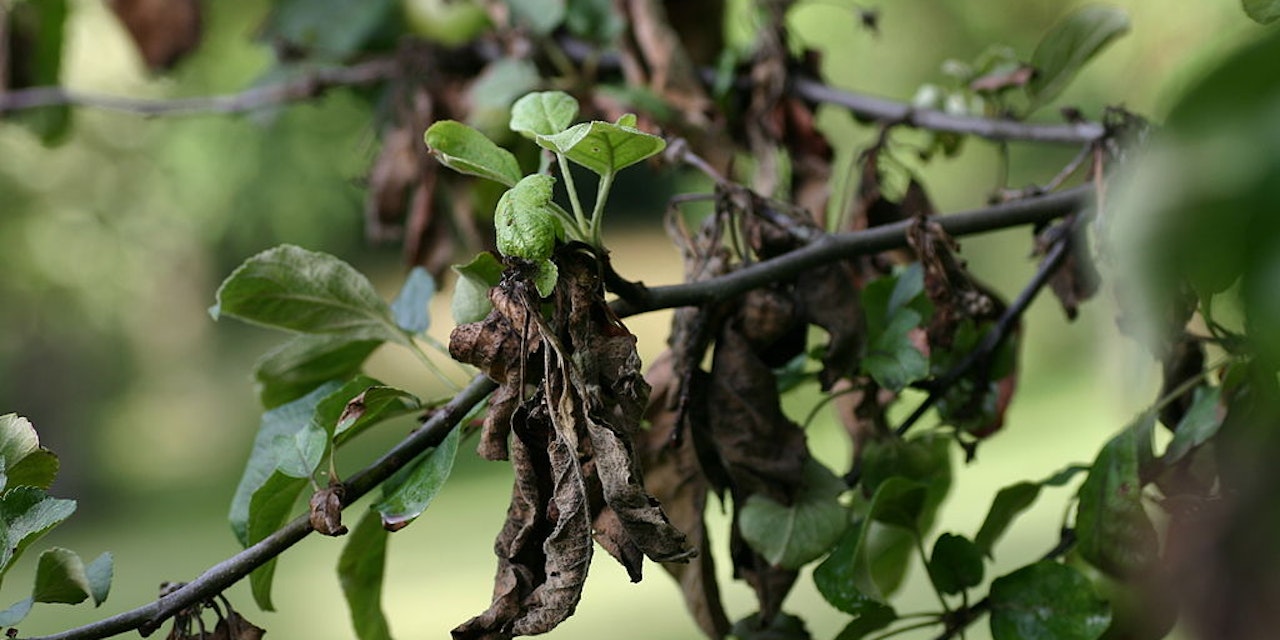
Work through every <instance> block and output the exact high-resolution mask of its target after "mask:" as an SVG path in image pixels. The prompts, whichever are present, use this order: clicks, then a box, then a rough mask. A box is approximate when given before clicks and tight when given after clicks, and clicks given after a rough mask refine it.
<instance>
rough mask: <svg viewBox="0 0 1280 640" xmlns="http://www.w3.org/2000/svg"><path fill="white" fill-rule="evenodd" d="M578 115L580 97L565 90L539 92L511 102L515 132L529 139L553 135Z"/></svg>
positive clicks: (512, 125)
mask: <svg viewBox="0 0 1280 640" xmlns="http://www.w3.org/2000/svg"><path fill="white" fill-rule="evenodd" d="M575 118H577V100H576V99H575V97H573V96H571V95H568V93H566V92H563V91H536V92H534V93H529V95H526V96H525V97H521V99H520V100H517V101H516V104H513V105H511V131H513V132H517V133H520V134H522V136H525V137H526V138H535V137H538V136H552V134H556V133H559V132H562V131H564V129H567V128H568V125H570V124H573V119H575Z"/></svg>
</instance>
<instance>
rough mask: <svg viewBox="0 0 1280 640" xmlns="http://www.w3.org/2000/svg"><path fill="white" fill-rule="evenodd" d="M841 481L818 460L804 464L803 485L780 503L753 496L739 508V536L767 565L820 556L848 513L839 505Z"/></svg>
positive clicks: (795, 564)
mask: <svg viewBox="0 0 1280 640" xmlns="http://www.w3.org/2000/svg"><path fill="white" fill-rule="evenodd" d="M845 488H846V487H845V485H844V483H843V482H842V481H841V480H840V479H839V478H837V477H836V476H835V474H833V473H831V471H830V470H829V469H827V468H826V467H824V466H822V464H821V463H820V462H818V461H816V460H813V459H810V460H809V461H808V462H807V463H806V464H805V467H804V484H803V485H801V488H800V491H799V493H797V494H796V497H795V501H794V502H793V503H792V504H791V505H789V506H784V505H782V504H779V503H778V502H776V501H774V500H772V499H771V498H768V497H767V496H764V495H761V494H756V495H753V496H751V497H750V498H748V499H747V502H746V505H744V506H743V507H742V509H741V510H739V512H738V527H739V529H740V530H741V531H742V537H743V538H745V539H746V541H747V543H748V544H750V545H751V547H752V548H753V549H755V550H756V551H757V552H758V553H760V555H762V556H764V558H765V560H768V561H769V563H770V564H772V565H774V566H778V567H783V568H786V569H799V568H800V567H802V566H804V565H805V564H808V563H809V562H810V561H812V560H815V559H817V558H818V557H820V556H822V554H823V553H825V552H826V551H827V550H828V549H830V548H831V545H833V544H835V543H836V541H837V540H839V539H840V535H841V534H843V533H844V530H845V527H846V526H848V521H849V513H848V511H847V510H846V509H845V508H844V506H843V505H841V504H840V501H839V499H838V498H839V496H840V494H841V493H843V492H844V490H845Z"/></svg>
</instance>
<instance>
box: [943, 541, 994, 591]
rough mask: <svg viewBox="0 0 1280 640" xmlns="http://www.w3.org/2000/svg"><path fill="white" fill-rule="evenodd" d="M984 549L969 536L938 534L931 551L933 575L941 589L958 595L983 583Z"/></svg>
mask: <svg viewBox="0 0 1280 640" xmlns="http://www.w3.org/2000/svg"><path fill="white" fill-rule="evenodd" d="M984 571H985V566H984V565H983V559H982V551H981V550H980V549H978V547H977V545H975V544H974V543H972V542H969V539H968V538H965V537H964V536H958V535H955V534H951V533H944V534H942V535H940V536H938V539H937V540H936V541H935V542H934V543H933V552H932V553H930V554H929V577H930V578H932V579H933V584H934V586H936V587H937V588H938V590H939V591H941V592H943V593H946V594H957V593H960V592H961V591H964V590H965V589H968V588H971V587H976V586H978V585H979V584H982V576H983V575H984Z"/></svg>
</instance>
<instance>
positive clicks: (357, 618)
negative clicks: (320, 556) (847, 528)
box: [338, 509, 391, 640]
mask: <svg viewBox="0 0 1280 640" xmlns="http://www.w3.org/2000/svg"><path fill="white" fill-rule="evenodd" d="M386 566H387V531H386V529H383V528H382V518H381V517H379V515H378V512H377V511H374V510H372V509H370V510H368V511H366V512H365V513H364V515H363V516H361V518H360V522H359V523H357V524H356V526H355V528H354V529H352V530H351V533H350V534H348V537H347V544H346V545H345V546H343V547H342V555H341V556H339V557H338V581H339V583H341V585H342V595H343V596H345V597H346V599H347V607H348V608H350V609H351V624H352V626H353V627H355V632H356V637H357V638H359V640H391V630H390V629H389V628H388V626H387V617H386V614H384V613H383V612H382V577H383V573H384V572H385V571H386Z"/></svg>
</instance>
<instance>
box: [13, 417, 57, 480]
mask: <svg viewBox="0 0 1280 640" xmlns="http://www.w3.org/2000/svg"><path fill="white" fill-rule="evenodd" d="M57 475H58V456H56V455H54V454H53V452H52V451H49V450H48V449H45V448H44V447H41V446H40V438H39V435H38V434H36V430H35V427H33V426H32V425H31V422H30V421H29V420H27V419H26V418H23V417H22V416H19V415H18V414H16V413H8V414H5V415H2V416H0V478H2V480H0V490H3V489H5V488H7V487H22V486H27V487H37V488H40V489H48V488H49V485H51V484H53V479H54V477H55V476H57Z"/></svg>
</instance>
